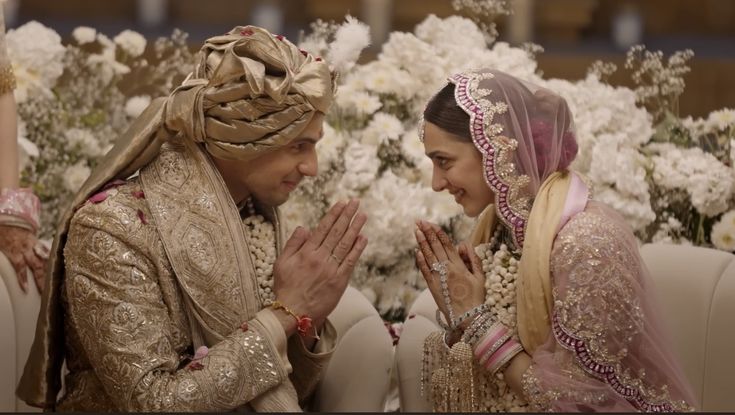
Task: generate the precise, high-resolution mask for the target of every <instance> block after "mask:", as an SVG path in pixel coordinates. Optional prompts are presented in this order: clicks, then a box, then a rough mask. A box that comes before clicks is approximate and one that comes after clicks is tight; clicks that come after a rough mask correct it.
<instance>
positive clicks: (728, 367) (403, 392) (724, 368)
mask: <svg viewBox="0 0 735 415" xmlns="http://www.w3.org/2000/svg"><path fill="white" fill-rule="evenodd" d="M641 256H642V257H643V260H644V261H645V263H646V265H647V267H648V269H649V271H650V272H651V276H652V278H653V280H654V284H655V285H656V290H657V297H658V301H659V303H660V306H661V309H662V312H663V313H662V314H663V316H664V318H665V319H666V321H667V324H668V325H669V332H670V335H671V338H672V339H671V340H672V342H673V347H674V352H675V353H676V354H677V355H678V357H679V359H680V361H681V363H682V366H683V369H684V372H685V374H686V376H687V378H688V379H689V381H690V383H691V385H692V387H693V388H694V391H695V393H696V396H697V398H698V399H699V402H700V403H701V409H702V410H704V411H723V412H725V411H735V358H733V352H735V331H734V330H733V329H735V324H733V320H734V319H735V255H732V254H729V253H726V252H722V251H717V250H714V249H707V248H698V247H690V246H679V245H663V244H649V245H644V246H643V247H642V248H641ZM435 310H436V304H435V303H434V300H433V299H432V297H431V294H430V293H429V292H428V291H424V292H423V293H422V294H421V295H420V296H419V297H418V299H417V300H416V302H415V303H414V304H413V306H412V307H411V309H410V311H409V315H414V316H415V317H413V318H411V319H409V320H407V321H406V324H405V326H404V328H403V333H402V334H401V340H400V342H399V343H398V347H397V349H396V367H397V372H398V373H397V375H398V382H399V387H400V399H401V410H402V411H404V412H419V411H420V412H426V411H430V410H431V407H430V405H429V404H428V403H427V402H426V400H425V399H424V398H423V397H422V396H421V393H420V382H419V380H420V372H421V350H422V345H423V341H424V339H425V338H426V336H427V335H428V334H429V333H430V332H431V331H434V330H439V327H438V326H437V325H436V323H435V322H434V313H435Z"/></svg>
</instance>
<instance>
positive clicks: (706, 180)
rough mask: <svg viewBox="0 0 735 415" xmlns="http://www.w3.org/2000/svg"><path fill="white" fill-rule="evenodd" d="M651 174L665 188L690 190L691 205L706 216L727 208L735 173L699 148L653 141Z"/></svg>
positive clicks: (734, 187)
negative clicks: (654, 153) (654, 151)
mask: <svg viewBox="0 0 735 415" xmlns="http://www.w3.org/2000/svg"><path fill="white" fill-rule="evenodd" d="M651 148H653V149H655V150H657V151H658V153H659V154H658V155H656V156H654V157H652V161H653V163H654V172H653V178H654V180H655V182H656V183H657V184H659V185H660V186H662V187H663V188H665V189H672V190H676V189H681V190H685V191H686V192H687V193H689V196H690V197H691V201H692V205H693V206H694V208H696V209H697V211H698V212H699V213H701V214H703V215H705V216H709V217H712V216H716V215H719V214H720V213H722V212H724V211H725V210H727V208H728V200H729V199H730V197H731V196H732V192H733V189H735V175H733V170H732V168H730V167H727V166H725V165H724V164H722V163H721V162H720V161H719V160H717V158H716V157H714V156H713V155H711V154H709V153H705V152H704V151H702V149H700V148H685V149H682V148H679V147H676V146H674V145H673V144H668V143H666V144H660V145H652V146H651Z"/></svg>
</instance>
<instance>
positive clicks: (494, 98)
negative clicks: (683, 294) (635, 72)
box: [415, 69, 695, 412]
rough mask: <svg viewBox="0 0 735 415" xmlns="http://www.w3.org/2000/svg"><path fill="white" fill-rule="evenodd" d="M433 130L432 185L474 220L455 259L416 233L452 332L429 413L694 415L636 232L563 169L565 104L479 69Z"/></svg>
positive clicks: (433, 110)
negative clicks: (671, 414) (640, 414)
mask: <svg viewBox="0 0 735 415" xmlns="http://www.w3.org/2000/svg"><path fill="white" fill-rule="evenodd" d="M424 118H425V123H424V132H423V137H422V138H423V141H424V146H425V150H426V154H427V155H428V156H429V157H430V158H431V160H432V162H433V165H434V171H433V179H432V187H433V188H434V190H435V191H443V190H447V191H449V192H450V193H451V194H453V195H454V197H455V199H456V201H457V203H459V204H460V205H462V207H463V208H464V212H465V213H466V214H467V215H469V216H472V217H475V216H478V223H477V226H476V229H475V230H474V233H473V236H472V238H471V239H472V241H471V245H470V244H467V243H463V244H460V245H459V246H458V247H456V248H455V247H454V246H453V244H452V242H451V240H450V239H449V237H448V236H447V235H446V234H445V233H444V232H443V231H442V230H441V229H440V228H438V227H437V226H435V225H433V224H430V223H427V222H424V221H419V222H417V228H416V231H415V233H416V239H417V242H418V245H419V249H418V250H417V253H416V262H417V265H418V267H419V269H420V270H421V273H422V274H423V277H424V278H425V279H426V282H427V284H428V287H429V290H430V291H431V294H432V296H433V298H434V300H435V302H436V303H437V305H438V310H437V320H438V322H439V324H440V326H442V327H443V331H439V332H435V333H432V334H431V335H430V336H429V337H428V338H427V339H426V340H425V342H424V351H423V353H424V355H423V359H424V363H423V365H424V367H423V371H422V390H423V391H424V394H425V396H427V397H428V398H429V399H430V401H431V403H432V404H433V408H434V410H435V411H442V412H444V411H503V412H507V411H511V410H513V411H519V410H534V411H561V412H576V411H585V412H588V411H615V412H630V411H646V412H649V411H650V412H654V411H677V412H678V411H686V410H692V409H693V408H694V407H695V401H694V398H693V394H692V393H691V390H690V387H689V385H688V384H687V382H686V380H685V378H684V376H683V372H682V371H681V369H680V367H679V365H678V362H676V361H675V359H674V358H673V356H672V354H671V352H670V351H669V348H668V344H667V343H666V340H665V339H666V338H665V336H664V335H663V334H662V331H661V327H662V324H661V321H660V319H659V318H658V316H657V310H656V309H655V306H654V304H655V303H654V300H653V293H652V292H651V291H650V281H649V279H648V278H649V277H648V275H647V271H646V268H645V266H644V264H643V262H642V260H641V258H640V256H639V253H638V245H637V242H636V239H635V237H634V236H633V233H632V231H631V229H630V228H629V227H628V226H627V225H626V224H625V222H624V220H623V219H622V218H621V217H620V216H619V215H618V214H617V213H616V212H615V211H614V210H613V209H611V208H609V207H607V206H605V205H604V204H602V203H599V202H597V201H595V200H593V199H592V198H591V189H590V188H589V186H588V185H587V184H586V183H585V179H584V178H583V177H582V176H580V175H579V174H577V173H575V172H574V171H572V170H570V169H569V166H570V164H571V163H572V161H573V160H574V157H575V156H576V154H577V142H576V138H575V132H574V125H573V120H572V114H571V113H570V111H569V109H568V107H567V104H566V102H565V101H564V99H563V98H561V97H560V96H558V95H556V94H554V93H552V92H551V91H549V90H546V89H543V88H539V87H537V86H534V85H531V84H528V83H525V82H523V81H520V80H518V79H516V78H514V77H512V76H509V75H507V74H505V73H502V72H499V71H495V70H488V69H484V70H479V71H475V72H468V73H460V74H457V75H455V76H453V77H452V78H450V82H449V83H448V84H447V85H446V86H445V87H444V88H442V89H441V90H440V91H439V92H438V93H437V94H436V95H435V97H434V98H433V99H432V100H431V101H430V102H429V104H428V106H427V108H426V110H425V112H424ZM473 248H474V249H473ZM416 352H417V353H419V352H420V351H418V350H417V351H416Z"/></svg>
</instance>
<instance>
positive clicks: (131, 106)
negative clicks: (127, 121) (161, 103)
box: [125, 95, 151, 118]
mask: <svg viewBox="0 0 735 415" xmlns="http://www.w3.org/2000/svg"><path fill="white" fill-rule="evenodd" d="M150 103H151V97H149V96H148V95H138V96H134V97H130V98H129V99H128V101H127V102H126V103H125V114H126V115H127V116H128V117H130V118H137V117H138V116H139V115H140V114H141V113H142V112H143V111H144V110H145V109H146V108H147V107H148V105H150Z"/></svg>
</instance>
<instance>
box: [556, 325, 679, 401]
mask: <svg viewBox="0 0 735 415" xmlns="http://www.w3.org/2000/svg"><path fill="white" fill-rule="evenodd" d="M551 321H552V324H551V325H552V330H553V332H554V337H555V338H556V340H557V341H558V342H559V344H561V346H562V347H564V348H565V349H567V350H569V351H571V352H572V353H574V356H575V357H576V359H577V362H578V363H579V365H580V366H582V368H583V369H584V370H585V371H586V372H587V373H589V374H590V375H592V376H594V377H596V378H598V379H600V380H603V381H604V382H605V383H607V384H608V385H609V386H610V387H611V388H612V389H613V390H614V391H615V392H616V393H617V394H619V395H620V396H622V397H623V398H625V399H626V400H628V402H630V403H631V404H633V405H634V406H635V407H636V408H638V409H640V410H641V411H644V412H675V409H674V408H673V407H672V406H671V404H669V403H652V402H649V401H647V400H646V399H645V398H644V397H643V393H642V392H641V390H640V389H639V388H636V387H633V386H629V385H625V384H624V383H623V381H622V380H621V379H620V377H619V376H618V374H617V373H616V371H615V368H614V367H613V366H610V365H606V364H603V363H598V362H596V361H595V360H594V359H593V358H592V355H591V354H590V352H589V348H588V347H587V344H586V343H585V341H584V340H582V339H580V338H579V337H577V336H575V335H574V334H572V333H571V332H570V331H568V330H566V329H564V327H562V325H561V323H560V321H559V318H558V316H557V313H554V315H553V317H552V320H551Z"/></svg>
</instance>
